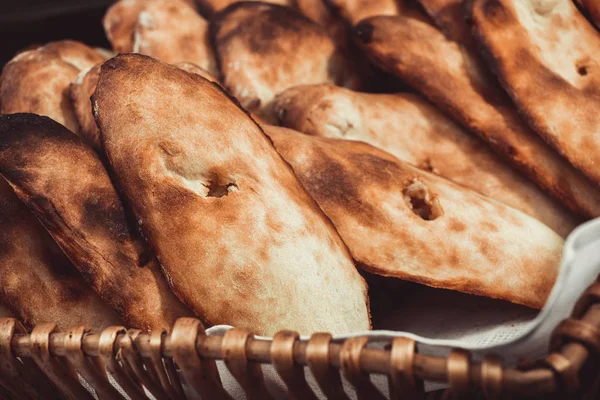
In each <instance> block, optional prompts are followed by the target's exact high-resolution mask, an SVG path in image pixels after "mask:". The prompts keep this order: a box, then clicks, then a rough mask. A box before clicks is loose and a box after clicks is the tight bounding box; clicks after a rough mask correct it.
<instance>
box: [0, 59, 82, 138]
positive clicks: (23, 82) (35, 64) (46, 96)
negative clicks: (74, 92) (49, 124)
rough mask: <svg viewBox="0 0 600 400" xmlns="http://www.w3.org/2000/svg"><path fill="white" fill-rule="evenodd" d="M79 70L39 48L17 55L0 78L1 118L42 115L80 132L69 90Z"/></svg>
mask: <svg viewBox="0 0 600 400" xmlns="http://www.w3.org/2000/svg"><path fill="white" fill-rule="evenodd" d="M78 74H79V70H78V69H77V67H75V66H73V65H72V64H69V63H68V62H66V61H63V60H62V59H61V58H60V56H59V55H58V54H56V53H55V52H51V51H48V50H46V49H45V48H44V47H39V48H36V49H34V50H28V51H25V52H23V53H20V54H18V55H16V56H15V57H14V58H13V59H12V60H10V61H9V62H8V64H6V65H5V66H4V69H3V70H2V76H0V114H14V113H23V112H27V113H34V114H39V115H45V116H48V117H50V118H52V119H53V120H55V121H57V122H59V123H60V124H62V125H64V126H66V127H67V128H69V130H71V132H73V133H77V132H79V123H78V122H77V118H76V117H75V112H74V111H73V108H72V107H71V103H70V102H69V95H68V88H69V84H70V83H71V82H73V81H74V80H75V79H76V78H77V75H78Z"/></svg>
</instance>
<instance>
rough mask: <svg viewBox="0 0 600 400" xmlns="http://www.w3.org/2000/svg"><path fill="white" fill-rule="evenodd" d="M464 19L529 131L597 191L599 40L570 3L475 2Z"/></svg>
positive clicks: (599, 156)
mask: <svg viewBox="0 0 600 400" xmlns="http://www.w3.org/2000/svg"><path fill="white" fill-rule="evenodd" d="M470 12H471V14H472V19H473V22H474V25H475V28H476V37H477V38H478V40H479V43H480V44H481V45H482V47H483V48H485V53H486V57H487V60H488V61H489V64H490V66H492V68H493V69H494V70H495V71H496V73H497V75H498V77H499V79H500V81H501V82H502V84H503V85H504V87H505V88H506V90H507V91H508V93H509V94H510V96H511V97H512V99H513V101H514V102H515V103H516V105H517V107H518V108H519V110H520V111H521V113H522V114H523V115H524V116H525V118H526V119H527V121H528V122H529V124H530V125H531V126H532V127H533V128H534V129H535V131H536V132H537V133H538V134H539V135H540V136H542V137H543V138H544V139H545V140H546V141H547V142H548V143H549V144H550V145H552V146H553V147H554V148H555V149H556V150H557V151H558V152H560V153H561V154H562V155H563V156H565V157H566V158H567V159H568V160H569V161H570V162H571V163H572V164H573V165H574V166H575V167H577V168H578V169H580V170H581V171H583V173H585V174H586V175H587V176H588V177H589V178H590V179H592V180H593V181H594V182H595V183H596V185H598V186H600V168H598V166H600V113H598V109H600V33H598V31H596V29H595V28H594V27H593V26H592V25H591V24H590V23H589V22H588V21H587V19H586V18H585V17H584V16H583V15H582V14H581V13H580V12H579V10H577V8H576V7H575V5H574V4H573V3H572V2H571V1H570V0H551V1H550V0H540V1H536V2H529V1H520V0H518V1H511V0H494V1H475V2H473V4H472V7H471V8H470Z"/></svg>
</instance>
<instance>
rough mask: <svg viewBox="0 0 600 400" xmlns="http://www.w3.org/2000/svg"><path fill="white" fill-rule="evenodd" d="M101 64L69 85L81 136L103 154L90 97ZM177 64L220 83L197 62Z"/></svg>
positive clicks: (94, 88)
mask: <svg viewBox="0 0 600 400" xmlns="http://www.w3.org/2000/svg"><path fill="white" fill-rule="evenodd" d="M100 65H101V64H96V65H94V66H93V67H92V68H90V69H87V70H84V71H81V73H80V74H79V75H78V76H77V79H76V80H75V82H73V83H71V85H70V86H69V98H70V100H71V104H72V105H73V109H74V111H75V115H76V116H77V121H78V122H79V125H80V127H81V128H80V136H81V137H83V138H85V139H86V141H87V143H88V144H89V145H90V146H92V147H93V148H94V149H95V150H97V151H99V152H100V153H101V154H103V153H102V143H101V142H100V130H99V129H98V126H97V125H96V120H95V119H94V115H93V114H92V103H91V101H90V98H91V97H92V95H93V94H94V92H95V91H96V84H97V83H98V78H99V77H100ZM175 65H176V66H177V67H178V68H181V69H183V70H185V71H188V72H193V73H195V74H198V75H200V76H202V77H204V78H206V79H208V80H209V81H211V82H216V83H218V81H217V78H215V77H214V76H212V75H211V74H210V73H209V72H208V71H206V70H205V69H204V68H201V67H199V66H197V65H196V64H193V63H189V62H184V63H179V64H175Z"/></svg>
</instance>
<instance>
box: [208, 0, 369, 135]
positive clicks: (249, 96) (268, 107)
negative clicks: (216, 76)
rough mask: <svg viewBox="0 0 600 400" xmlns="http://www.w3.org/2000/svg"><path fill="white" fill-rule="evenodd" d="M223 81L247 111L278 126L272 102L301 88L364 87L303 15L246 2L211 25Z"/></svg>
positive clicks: (330, 42) (326, 37)
mask: <svg viewBox="0 0 600 400" xmlns="http://www.w3.org/2000/svg"><path fill="white" fill-rule="evenodd" d="M211 38H212V41H213V43H214V47H215V52H216V55H217V58H218V63H219V69H220V74H221V75H220V76H221V81H222V83H223V85H224V86H225V88H226V89H227V90H228V91H229V93H231V94H232V95H233V96H234V97H236V98H237V99H238V100H239V101H240V103H241V104H242V106H243V107H244V108H245V109H247V110H248V111H251V112H253V113H255V114H257V115H258V116H259V117H261V118H263V119H264V120H266V121H269V122H271V123H274V121H275V116H274V115H273V110H272V100H273V98H274V97H275V95H277V94H278V93H280V92H282V91H283V90H285V89H287V88H289V87H292V86H296V85H301V84H311V83H322V82H331V83H337V84H340V85H342V86H348V87H354V86H358V85H359V84H360V82H359V81H358V80H357V77H356V76H355V75H354V71H353V70H352V69H351V68H349V65H348V63H347V59H346V58H345V57H344V55H343V54H342V52H341V51H340V50H339V49H337V48H336V45H335V42H334V41H333V39H332V38H331V37H330V36H329V35H328V34H327V32H326V31H325V30H324V29H323V28H322V27H321V26H319V25H317V24H316V23H315V22H314V21H312V20H310V19H309V18H307V17H306V16H304V15H302V14H300V13H299V12H297V11H295V10H293V9H291V8H289V7H282V6H278V5H273V4H265V3H258V2H241V3H237V4H233V5H231V6H229V7H227V8H226V9H225V10H223V11H221V12H219V13H218V14H217V15H215V17H214V18H213V20H212V21H211Z"/></svg>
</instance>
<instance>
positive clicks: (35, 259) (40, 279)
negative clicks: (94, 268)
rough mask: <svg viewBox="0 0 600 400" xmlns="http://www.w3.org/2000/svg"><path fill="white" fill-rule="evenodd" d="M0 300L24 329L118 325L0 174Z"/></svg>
mask: <svg viewBox="0 0 600 400" xmlns="http://www.w3.org/2000/svg"><path fill="white" fill-rule="evenodd" d="M0 118H1V119H2V121H3V122H4V121H5V120H6V119H7V118H10V116H2V117H0ZM4 134H5V131H4V128H2V127H0V136H4ZM3 151H4V147H3V146H2V145H0V154H1V153H2V152H3ZM24 175H25V176H26V175H27V173H26V172H25V173H24ZM0 303H2V304H3V305H4V306H5V307H6V308H8V309H9V310H10V312H11V314H12V315H14V316H15V317H17V318H19V320H20V321H21V322H22V323H23V324H24V325H25V326H26V327H28V328H31V327H33V326H34V325H36V324H38V323H40V322H53V323H55V324H56V325H57V326H58V329H68V328H70V327H73V326H76V325H82V324H84V325H87V326H89V327H90V328H92V329H94V330H96V331H99V330H102V329H104V328H106V327H107V326H110V325H121V324H122V322H121V321H120V320H119V318H118V317H117V315H116V314H115V313H114V311H113V310H112V309H110V307H108V306H107V305H106V304H104V302H103V301H102V300H101V299H100V297H98V295H96V293H95V292H94V291H93V290H92V289H91V288H90V287H89V286H88V285H87V284H86V283H85V282H84V280H83V278H82V277H81V274H80V273H79V271H77V269H75V268H74V267H73V265H72V264H71V263H70V262H69V260H68V259H67V258H66V257H65V255H64V254H63V253H62V252H61V250H60V249H59V247H58V246H57V245H56V243H55V242H54V241H53V240H52V238H51V237H50V235H49V234H48V233H47V232H46V230H45V229H44V227H43V226H42V225H41V224H40V223H39V222H38V220H37V219H36V218H35V217H34V216H33V214H31V213H30V212H29V210H28V209H27V207H26V206H25V204H23V203H22V202H21V201H20V200H19V199H18V198H17V196H16V195H15V193H14V191H13V189H12V188H11V187H10V186H9V184H8V183H7V182H6V181H5V180H4V179H3V178H1V177H0Z"/></svg>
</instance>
